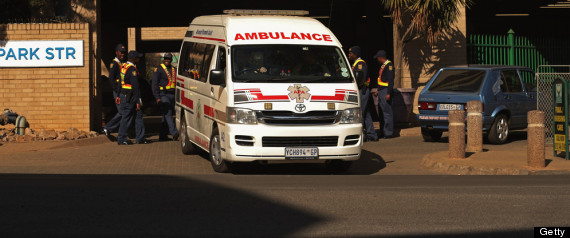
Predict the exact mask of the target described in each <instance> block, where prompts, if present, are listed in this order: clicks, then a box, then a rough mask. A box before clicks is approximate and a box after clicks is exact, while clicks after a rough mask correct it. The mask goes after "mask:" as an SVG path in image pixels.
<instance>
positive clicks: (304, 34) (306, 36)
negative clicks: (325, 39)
mask: <svg viewBox="0 0 570 238" xmlns="http://www.w3.org/2000/svg"><path fill="white" fill-rule="evenodd" d="M301 38H302V39H303V40H311V34H310V33H301Z"/></svg>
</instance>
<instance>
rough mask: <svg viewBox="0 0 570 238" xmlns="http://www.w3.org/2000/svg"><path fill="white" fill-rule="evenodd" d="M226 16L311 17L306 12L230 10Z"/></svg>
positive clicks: (226, 11)
mask: <svg viewBox="0 0 570 238" xmlns="http://www.w3.org/2000/svg"><path fill="white" fill-rule="evenodd" d="M224 14H228V15H234V16H251V15H273V16H307V15H309V11H305V10H255V9H229V10H224Z"/></svg>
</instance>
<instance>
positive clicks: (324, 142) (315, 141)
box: [261, 136, 338, 147]
mask: <svg viewBox="0 0 570 238" xmlns="http://www.w3.org/2000/svg"><path fill="white" fill-rule="evenodd" d="M261 141H262V144H263V147H289V146H319V147H327V146H337V145H338V136H311V137H273V136H264V137H263V138H262V140H261Z"/></svg>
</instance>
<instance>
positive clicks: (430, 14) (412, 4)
mask: <svg viewBox="0 0 570 238" xmlns="http://www.w3.org/2000/svg"><path fill="white" fill-rule="evenodd" d="M381 3H382V5H383V6H384V8H385V9H386V10H387V11H389V12H390V13H391V17H392V20H393V21H394V57H395V61H396V62H395V63H396V68H397V69H398V71H397V72H396V79H397V81H398V82H396V83H395V84H396V85H395V86H400V84H401V73H399V72H401V71H400V70H401V69H402V66H403V62H402V61H403V56H404V45H405V44H406V43H408V42H410V41H412V40H416V39H419V38H425V39H427V41H428V43H429V44H434V43H436V42H437V40H438V38H439V37H440V36H441V34H444V33H445V32H447V31H449V30H452V28H453V25H454V24H455V23H456V22H457V20H458V18H459V17H460V16H461V9H462V8H465V7H469V6H470V5H471V4H472V0H381Z"/></svg>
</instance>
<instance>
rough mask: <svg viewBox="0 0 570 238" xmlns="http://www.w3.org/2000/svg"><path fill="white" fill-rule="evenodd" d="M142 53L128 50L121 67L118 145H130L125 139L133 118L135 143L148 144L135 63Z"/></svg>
mask: <svg viewBox="0 0 570 238" xmlns="http://www.w3.org/2000/svg"><path fill="white" fill-rule="evenodd" d="M142 56H143V55H142V54H141V53H138V52H136V51H130V52H129V54H128V59H129V60H128V61H127V63H125V65H124V66H123V69H121V93H120V95H119V103H120V104H121V107H120V108H121V114H122V115H123V117H122V118H121V125H120V126H119V136H118V137H117V142H118V144H119V145H130V144H132V142H131V141H129V140H127V135H128V133H129V127H130V125H131V124H132V122H133V117H134V119H135V131H136V141H137V144H149V143H150V141H148V140H146V139H145V138H144V133H145V128H144V122H143V112H142V100H141V97H140V83H139V79H140V78H139V77H140V75H139V71H138V70H137V66H136V64H137V63H138V62H139V61H140V58H141V57H142ZM141 80H142V79H141Z"/></svg>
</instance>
